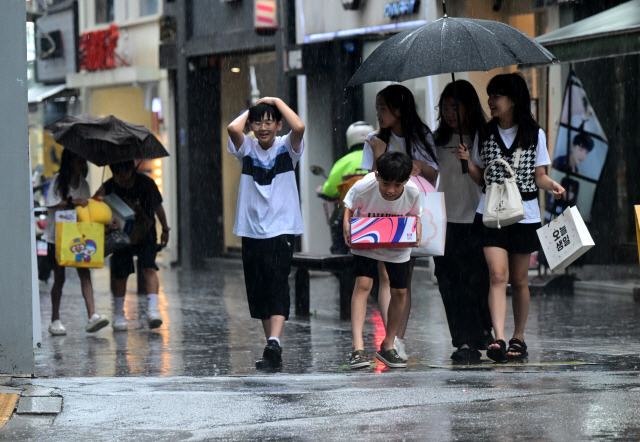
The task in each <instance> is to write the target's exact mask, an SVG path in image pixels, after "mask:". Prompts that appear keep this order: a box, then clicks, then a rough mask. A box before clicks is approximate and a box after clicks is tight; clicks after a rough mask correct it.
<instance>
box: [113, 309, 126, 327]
mask: <svg viewBox="0 0 640 442" xmlns="http://www.w3.org/2000/svg"><path fill="white" fill-rule="evenodd" d="M111 327H112V328H113V330H114V331H127V330H128V328H129V327H128V326H127V318H126V317H125V316H124V312H117V313H114V315H113V320H112V321H111Z"/></svg>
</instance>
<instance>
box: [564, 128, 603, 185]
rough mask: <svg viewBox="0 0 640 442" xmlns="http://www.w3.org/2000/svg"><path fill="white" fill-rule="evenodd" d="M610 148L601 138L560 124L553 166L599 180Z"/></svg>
mask: <svg viewBox="0 0 640 442" xmlns="http://www.w3.org/2000/svg"><path fill="white" fill-rule="evenodd" d="M608 149H609V146H608V145H607V144H606V143H605V142H604V141H602V140H601V139H598V138H596V137H593V136H591V135H589V134H588V133H586V132H581V131H577V130H573V129H571V130H570V129H568V128H566V127H564V126H560V128H559V129H558V138H557V141H556V147H555V151H554V154H553V168H554V169H557V170H559V171H561V172H566V173H569V174H572V175H577V176H581V177H584V178H588V179H591V180H594V181H598V179H600V173H601V172H602V168H603V166H604V162H605V160H606V158H607V150H608Z"/></svg>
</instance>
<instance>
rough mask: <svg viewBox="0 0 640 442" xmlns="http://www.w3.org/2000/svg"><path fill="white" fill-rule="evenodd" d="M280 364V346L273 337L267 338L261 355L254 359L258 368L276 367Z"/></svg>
mask: <svg viewBox="0 0 640 442" xmlns="http://www.w3.org/2000/svg"><path fill="white" fill-rule="evenodd" d="M281 366H282V347H280V344H278V341H276V340H275V339H269V341H267V345H266V347H265V348H264V351H263V352H262V357H261V358H260V359H258V360H257V361H256V368H257V369H258V370H268V369H278V368H280V367H281Z"/></svg>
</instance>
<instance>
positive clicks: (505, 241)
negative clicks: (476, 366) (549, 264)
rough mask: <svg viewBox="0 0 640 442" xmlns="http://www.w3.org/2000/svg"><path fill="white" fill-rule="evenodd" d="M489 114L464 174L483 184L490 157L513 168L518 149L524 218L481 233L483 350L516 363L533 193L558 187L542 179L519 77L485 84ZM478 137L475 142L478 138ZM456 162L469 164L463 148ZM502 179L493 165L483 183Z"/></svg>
mask: <svg viewBox="0 0 640 442" xmlns="http://www.w3.org/2000/svg"><path fill="white" fill-rule="evenodd" d="M487 94H488V95H489V100H488V102H489V109H490V110H491V117H492V118H493V119H492V120H491V121H490V122H489V123H488V124H487V125H486V126H485V128H484V130H483V131H482V132H481V134H480V137H476V140H475V142H474V149H472V150H471V152H472V155H471V161H470V162H469V174H470V176H471V177H472V178H473V179H474V180H475V181H476V182H477V183H478V184H479V185H484V184H485V183H484V176H483V174H484V169H485V168H486V166H487V165H488V164H489V162H490V161H491V160H492V159H494V158H503V159H505V160H506V161H507V162H508V163H509V164H514V160H515V155H516V150H517V148H518V147H520V148H522V151H521V156H520V163H519V166H518V168H517V169H516V174H517V182H518V189H519V190H520V193H521V195H522V199H523V203H524V208H525V212H526V215H525V218H524V219H523V220H522V221H520V222H519V223H516V224H512V225H510V226H506V227H502V228H500V229H494V228H488V227H486V226H484V225H483V226H482V229H483V246H484V255H485V258H486V260H487V265H488V266H489V278H490V288H489V309H490V311H491V320H492V322H493V329H494V332H495V338H496V339H495V341H494V343H493V344H491V345H489V347H488V349H487V356H488V357H489V358H491V359H493V360H494V361H496V362H502V361H504V360H505V359H509V360H522V358H524V357H525V356H527V345H526V344H525V340H524V327H525V323H526V321H527V315H528V313H529V285H528V283H529V278H528V274H529V260H530V258H531V253H532V252H534V251H536V250H539V248H540V243H539V241H538V237H537V235H536V230H537V229H538V228H539V227H540V208H539V205H538V199H537V194H538V189H543V190H547V191H549V192H553V194H554V196H555V197H556V198H559V197H560V196H561V195H562V194H563V193H564V188H563V187H562V186H561V185H560V184H558V183H556V182H555V181H553V180H552V179H551V178H550V177H549V176H547V172H546V166H547V165H548V164H550V163H551V161H550V159H549V153H548V152H547V145H546V138H545V135H544V131H543V130H542V129H540V126H539V125H538V123H537V122H536V121H535V119H534V118H533V115H532V114H531V107H530V106H531V99H530V95H529V89H528V88H527V83H526V82H525V80H524V78H523V77H522V75H520V74H519V73H512V74H501V75H496V76H495V77H493V78H492V79H491V81H490V82H489V84H488V85H487ZM478 138H479V139H478ZM457 157H458V158H459V159H465V160H468V159H469V151H468V150H466V146H464V145H460V146H459V147H458V153H457ZM505 176H506V173H505V168H504V166H502V165H499V164H498V165H493V166H492V167H491V169H489V171H488V175H487V181H488V183H487V184H490V183H493V182H497V183H501V182H502V181H503V180H504V178H505ZM484 198H485V195H484V193H483V194H482V195H481V196H480V202H479V203H478V209H477V210H476V212H477V214H476V219H475V222H476V223H481V222H482V213H483V208H484ZM508 282H511V287H512V289H513V317H514V323H515V327H514V331H513V338H512V339H511V340H510V341H509V347H508V348H507V344H506V342H505V334H504V325H505V320H506V314H507V283H508Z"/></svg>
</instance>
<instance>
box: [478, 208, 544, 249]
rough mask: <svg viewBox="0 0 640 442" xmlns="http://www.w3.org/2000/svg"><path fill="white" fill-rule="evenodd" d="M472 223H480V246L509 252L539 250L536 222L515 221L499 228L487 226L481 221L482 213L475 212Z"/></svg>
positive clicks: (538, 224) (538, 226)
mask: <svg viewBox="0 0 640 442" xmlns="http://www.w3.org/2000/svg"><path fill="white" fill-rule="evenodd" d="M474 223H476V224H480V225H481V229H482V230H481V231H482V240H481V242H482V246H483V247H499V248H501V249H504V250H506V251H507V252H509V253H519V254H525V255H526V254H529V253H533V252H536V251H538V250H540V240H539V239H538V234H537V233H536V230H538V229H539V228H540V226H541V224H540V223H539V222H537V223H516V224H511V225H510V226H506V227H502V228H501V229H497V228H491V227H487V226H485V225H484V224H483V222H482V215H481V214H479V213H476V217H475V219H474Z"/></svg>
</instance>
